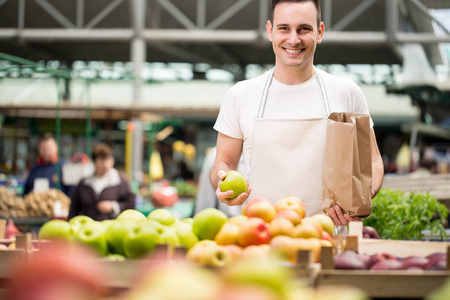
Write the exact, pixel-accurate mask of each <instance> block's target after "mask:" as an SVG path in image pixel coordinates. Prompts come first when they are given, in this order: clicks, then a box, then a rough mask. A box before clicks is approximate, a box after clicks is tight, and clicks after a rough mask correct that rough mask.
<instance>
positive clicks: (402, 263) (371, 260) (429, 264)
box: [333, 250, 447, 271]
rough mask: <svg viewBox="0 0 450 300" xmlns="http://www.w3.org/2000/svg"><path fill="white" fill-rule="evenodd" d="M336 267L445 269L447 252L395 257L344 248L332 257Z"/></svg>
mask: <svg viewBox="0 0 450 300" xmlns="http://www.w3.org/2000/svg"><path fill="white" fill-rule="evenodd" d="M333 260H334V265H335V268H336V269H341V270H375V271H377V270H378V271H386V270H427V271H431V270H442V271H443V270H446V268H447V254H446V253H444V252H434V253H431V254H429V255H427V256H418V255H411V256H408V257H404V258H401V257H397V256H394V255H392V254H389V253H377V254H373V255H367V254H360V253H356V252H353V251H349V250H346V251H344V252H342V253H340V254H338V255H335V256H334V257H333Z"/></svg>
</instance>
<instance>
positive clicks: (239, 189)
mask: <svg viewBox="0 0 450 300" xmlns="http://www.w3.org/2000/svg"><path fill="white" fill-rule="evenodd" d="M219 187H220V190H221V191H222V192H226V191H230V190H231V191H233V195H231V196H230V197H228V199H233V198H236V197H237V196H239V195H240V194H242V193H246V192H247V181H246V180H245V178H244V176H243V175H242V174H241V173H239V172H238V171H228V173H227V175H226V176H225V177H224V178H222V179H221V180H220V182H219Z"/></svg>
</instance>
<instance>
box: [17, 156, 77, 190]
mask: <svg viewBox="0 0 450 300" xmlns="http://www.w3.org/2000/svg"><path fill="white" fill-rule="evenodd" d="M64 163H65V161H64V160H62V159H60V160H59V161H58V163H50V164H44V163H42V162H41V161H39V160H37V161H36V162H35V163H34V164H33V166H32V167H31V169H30V174H29V175H28V178H27V180H26V182H25V186H24V189H23V196H25V195H26V194H28V193H30V192H32V191H33V188H34V180H35V179H36V178H47V179H48V181H49V188H51V189H54V188H57V180H58V177H59V179H60V180H61V179H62V175H61V174H62V173H61V170H62V166H63V164H64ZM57 169H58V170H59V172H58V173H57V172H56V170H57ZM57 174H58V175H59V176H58V175H57ZM60 186H61V191H62V192H63V193H64V194H66V195H67V196H68V197H70V196H71V195H72V192H73V190H74V188H75V187H74V186H71V185H65V184H63V183H62V181H61V182H60Z"/></svg>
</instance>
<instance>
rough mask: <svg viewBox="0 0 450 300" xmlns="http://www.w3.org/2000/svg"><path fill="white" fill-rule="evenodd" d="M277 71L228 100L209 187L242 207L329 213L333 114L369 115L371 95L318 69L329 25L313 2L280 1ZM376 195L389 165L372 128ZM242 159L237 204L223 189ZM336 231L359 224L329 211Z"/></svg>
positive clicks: (275, 23) (276, 7) (273, 34)
mask: <svg viewBox="0 0 450 300" xmlns="http://www.w3.org/2000/svg"><path fill="white" fill-rule="evenodd" d="M266 29H267V34H268V37H269V40H270V41H271V42H272V47H273V51H274V53H275V67H274V68H273V69H271V70H270V71H268V72H266V73H265V74H263V75H260V76H258V77H255V78H253V79H250V80H245V81H241V82H238V83H236V84H235V85H234V86H233V87H231V88H230V90H229V91H228V92H227V94H226V95H225V98H224V100H223V102H222V106H221V108H220V113H219V116H218V118H217V120H216V123H215V125H214V129H215V130H217V131H218V132H219V134H218V138H217V155H216V160H215V162H214V165H213V166H212V168H211V172H210V180H211V184H212V185H213V187H214V188H215V189H216V195H217V198H218V199H219V200H220V201H221V202H223V203H226V204H228V205H240V204H242V203H244V202H245V201H246V200H247V199H248V198H252V197H265V198H268V199H269V200H271V201H272V202H275V201H276V200H278V199H281V198H283V197H287V196H291V195H295V196H297V197H299V198H300V199H302V201H303V203H304V204H305V207H306V215H307V216H311V215H313V214H316V213H323V212H322V209H321V204H322V179H321V175H322V173H321V172H322V162H323V154H324V147H325V134H326V119H327V117H328V116H329V114H330V113H332V112H355V113H362V114H369V109H368V105H367V101H366V98H365V96H364V95H363V93H362V91H361V89H360V88H359V87H358V85H356V83H354V82H353V81H351V80H349V79H346V78H341V77H336V76H333V75H331V74H328V73H326V72H324V71H322V70H319V69H318V68H316V67H315V66H314V64H313V61H314V53H315V51H316V47H317V45H318V44H320V43H321V42H322V38H323V36H324V31H325V26H324V24H323V23H322V22H321V17H320V3H319V1H314V0H303V1H302V0H297V1H293V0H287V1H286V0H285V1H283V0H273V1H272V9H271V19H270V20H269V21H267V25H266ZM371 127H372V129H371V145H372V146H371V147H372V169H373V190H374V192H373V194H376V192H378V190H379V189H380V187H381V183H382V178H383V164H382V160H381V156H380V153H379V150H378V146H377V143H376V139H375V134H374V131H373V122H372V121H371ZM241 152H242V154H243V157H244V164H245V168H246V173H247V174H248V176H247V180H248V184H249V189H248V192H247V193H242V194H241V195H240V196H239V197H237V198H234V199H232V200H230V199H227V197H228V196H230V194H231V193H232V192H231V191H223V192H222V191H221V190H220V188H218V182H219V180H220V179H221V178H223V177H224V176H225V174H226V172H228V171H229V170H236V168H237V165H238V162H239V158H240V156H241ZM330 216H331V217H332V218H333V220H334V222H335V224H336V225H347V224H348V222H349V221H350V220H352V218H351V217H350V216H348V215H345V214H344V213H343V212H342V210H341V209H340V208H339V207H335V209H331V210H330Z"/></svg>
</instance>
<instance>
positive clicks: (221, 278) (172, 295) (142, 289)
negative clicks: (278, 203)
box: [2, 242, 367, 300]
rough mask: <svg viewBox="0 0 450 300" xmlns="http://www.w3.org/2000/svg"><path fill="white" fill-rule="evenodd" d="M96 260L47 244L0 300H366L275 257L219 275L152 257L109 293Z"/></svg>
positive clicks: (20, 267) (76, 249)
mask: <svg viewBox="0 0 450 300" xmlns="http://www.w3.org/2000/svg"><path fill="white" fill-rule="evenodd" d="M95 258H96V256H95V255H94V254H93V252H92V251H87V249H86V248H85V247H81V246H80V245H79V244H70V247H68V245H67V244H62V243H57V242H55V243H51V244H50V245H48V246H47V247H44V248H42V249H41V250H40V251H38V252H37V253H36V255H35V256H34V257H33V259H31V260H29V261H28V263H27V264H17V265H16V266H15V269H14V271H13V272H12V274H11V279H10V280H8V282H7V283H6V284H5V288H4V289H2V296H4V297H2V299H14V300H28V299H71V300H85V299H117V300H142V299H158V300H175V299H183V300H199V299H217V300H238V299H258V300H294V299H295V300H298V299H313V300H314V299H317V300H318V299H322V300H323V299H330V296H332V297H333V300H341V299H342V300H367V297H366V296H365V294H364V293H363V292H362V291H361V290H359V289H357V288H353V287H349V286H342V285H341V286H320V287H318V288H314V289H313V288H312V287H309V286H308V285H307V284H306V283H305V282H303V281H301V280H299V278H298V277H297V275H296V272H295V270H294V269H292V268H289V267H288V266H287V265H285V264H280V263H279V261H278V260H277V259H276V258H274V257H269V258H268V259H264V260H260V259H256V258H247V259H242V260H239V261H237V262H236V263H234V264H230V265H228V266H225V267H223V268H221V269H220V272H216V271H215V270H211V269H209V268H202V267H199V266H197V265H195V264H193V263H191V262H189V261H187V260H185V259H180V260H178V259H169V258H167V257H166V258H165V260H164V259H160V258H156V257H151V258H149V259H146V260H142V261H140V262H139V264H136V265H135V268H134V269H133V270H132V272H131V273H130V274H128V276H130V278H129V279H130V280H129V285H127V288H126V289H121V290H120V292H119V293H118V292H117V291H116V290H115V289H114V288H112V289H111V288H110V286H111V282H110V276H109V274H108V273H107V272H110V269H109V268H105V265H104V264H103V263H102V262H101V261H100V260H98V259H95ZM37 274H38V276H37Z"/></svg>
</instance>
